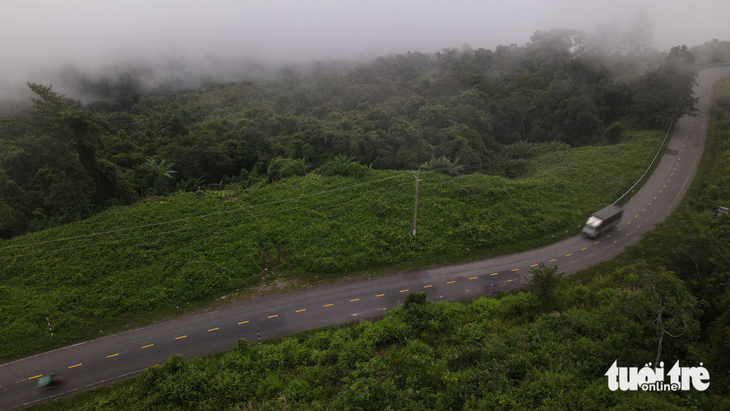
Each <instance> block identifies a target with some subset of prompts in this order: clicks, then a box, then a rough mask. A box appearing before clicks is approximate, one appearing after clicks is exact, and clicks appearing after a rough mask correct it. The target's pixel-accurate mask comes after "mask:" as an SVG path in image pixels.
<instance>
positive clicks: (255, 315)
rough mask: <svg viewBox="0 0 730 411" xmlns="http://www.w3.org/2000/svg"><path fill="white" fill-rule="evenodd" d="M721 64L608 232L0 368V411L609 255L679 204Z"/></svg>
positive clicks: (320, 291)
mask: <svg viewBox="0 0 730 411" xmlns="http://www.w3.org/2000/svg"><path fill="white" fill-rule="evenodd" d="M724 76H730V68H713V69H707V70H703V71H702V72H701V73H700V77H699V80H698V83H699V87H697V88H696V89H695V95H696V96H699V97H700V101H699V105H698V108H699V113H698V115H697V116H696V117H684V118H682V119H680V120H679V121H678V122H677V124H676V127H675V130H674V133H673V135H672V136H671V139H670V142H669V145H668V148H667V150H666V152H665V153H664V154H663V155H661V157H660V158H661V160H660V162H659V165H658V166H657V168H656V169H655V171H654V172H653V173H652V175H651V177H650V178H649V180H648V181H647V182H646V184H645V185H644V186H643V188H642V189H641V190H640V191H639V192H638V193H636V194H635V195H634V197H633V198H632V199H631V200H630V201H629V202H628V203H627V204H626V205H625V206H624V216H623V219H622V221H621V223H620V224H619V226H617V227H616V229H614V230H613V231H612V232H611V233H609V234H607V235H604V236H603V237H601V238H597V239H594V240H589V239H586V238H583V237H582V236H580V235H577V236H573V237H570V238H567V239H565V240H563V241H560V242H558V243H555V244H552V245H549V246H545V247H541V248H538V249H534V250H530V251H526V252H522V253H518V254H511V255H505V256H501V257H497V258H492V259H488V260H481V261H476V262H471V263H467V264H459V265H452V266H447V267H439V268H430V269H423V270H414V271H409V272H406V273H402V274H397V275H392V276H387V277H379V278H374V279H366V280H361V281H355V282H348V283H343V284H337V285H331V286H323V287H317V288H310V289H306V290H302V291H298V292H295V293H290V294H284V295H274V296H268V297H261V298H257V299H253V300H249V301H245V302H239V303H235V304H232V305H231V306H229V307H226V308H223V309H219V310H215V311H207V312H201V313H198V314H195V315H186V316H183V317H179V318H175V319H172V320H169V321H164V322H159V323H154V324H151V325H148V326H145V327H140V328H136V329H133V330H129V331H125V332H121V333H117V334H112V335H108V336H104V337H101V338H97V339H94V340H90V341H86V342H82V343H79V344H75V345H72V346H68V347H64V348H61V349H57V350H53V351H49V352H46V353H42V354H38V355H34V356H31V357H27V358H23V359H20V360H17V361H12V362H8V363H5V364H1V365H0V410H8V409H16V408H22V407H25V406H29V405H32V404H36V403H39V402H43V401H48V400H51V399H53V398H58V397H60V396H67V395H71V394H73V393H75V392H78V391H80V390H85V389H89V388H93V387H97V386H100V385H106V384H110V383H112V382H114V381H118V380H121V379H124V378H127V377H129V376H132V375H135V374H138V373H140V372H141V371H143V370H144V369H145V368H146V367H148V366H150V365H153V364H160V363H164V362H165V361H166V360H167V358H168V357H170V356H171V355H173V354H182V355H183V357H184V358H186V359H187V358H193V357H199V356H203V355H207V354H211V353H214V352H217V351H222V350H227V349H230V348H231V347H232V346H233V345H234V344H235V343H236V342H237V341H238V340H239V339H240V338H245V339H246V340H248V341H249V342H255V341H256V340H257V338H258V336H259V335H260V338H261V339H268V338H272V337H277V336H281V335H285V334H292V333H296V332H300V331H304V330H310V329H314V328H318V327H322V326H326V325H332V324H339V323H345V322H349V321H358V320H360V319H362V318H370V317H377V316H381V315H383V313H384V311H385V310H387V309H389V308H392V307H395V306H397V305H398V304H401V303H402V302H403V301H404V299H405V297H406V295H407V293H409V292H412V291H425V292H426V293H427V294H428V297H429V299H430V300H431V301H441V300H444V301H456V300H463V299H468V298H473V297H477V296H481V295H486V294H491V293H494V292H497V291H507V290H511V289H514V288H518V287H521V286H522V285H523V284H524V282H525V281H526V280H525V275H527V274H528V273H529V270H530V267H532V266H534V265H537V264H538V263H541V262H542V263H545V264H549V265H555V264H557V265H559V266H560V268H561V270H562V271H565V272H566V273H573V272H576V271H578V270H581V269H584V268H588V267H590V266H592V265H595V264H597V263H599V262H601V261H605V260H608V259H610V258H612V257H614V256H615V255H617V254H619V253H621V252H622V251H623V249H624V248H625V247H626V246H628V245H630V244H633V243H636V242H637V241H639V239H641V236H642V234H643V233H644V232H646V231H648V230H650V229H652V227H653V226H654V225H655V224H656V223H658V222H661V221H662V220H664V219H665V218H666V217H667V216H668V215H669V214H670V213H671V212H672V211H673V210H674V209H675V208H676V207H677V205H678V204H679V202H680V200H681V199H682V197H683V196H684V193H685V192H686V190H687V188H688V187H689V184H690V182H691V181H692V178H693V176H694V174H695V171H696V170H697V166H698V164H699V161H700V157H701V155H702V149H703V146H704V142H705V136H706V132H707V126H708V121H709V106H710V98H711V93H712V86H713V84H714V83H715V82H716V81H717V80H719V79H720V78H722V77H724ZM53 373H57V374H62V375H63V376H65V377H66V378H67V382H66V384H64V385H62V386H60V387H56V388H51V389H47V390H39V389H36V379H37V378H39V377H40V376H43V375H48V374H53Z"/></svg>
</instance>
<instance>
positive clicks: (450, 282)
mask: <svg viewBox="0 0 730 411" xmlns="http://www.w3.org/2000/svg"><path fill="white" fill-rule="evenodd" d="M455 282H456V281H447V282H446V284H453V283H455Z"/></svg>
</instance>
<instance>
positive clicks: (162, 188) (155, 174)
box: [142, 159, 177, 196]
mask: <svg viewBox="0 0 730 411" xmlns="http://www.w3.org/2000/svg"><path fill="white" fill-rule="evenodd" d="M174 165H175V163H170V164H165V160H160V162H159V163H158V162H156V161H155V160H154V159H149V160H147V162H146V163H144V164H142V169H143V170H144V171H146V172H147V174H148V175H149V176H150V177H152V189H153V190H154V192H155V194H157V195H161V196H162V195H165V194H167V193H168V191H169V190H170V184H169V180H174V179H175V177H174V176H173V174H175V173H177V171H174V170H172V166H174Z"/></svg>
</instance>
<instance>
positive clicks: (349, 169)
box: [317, 155, 370, 177]
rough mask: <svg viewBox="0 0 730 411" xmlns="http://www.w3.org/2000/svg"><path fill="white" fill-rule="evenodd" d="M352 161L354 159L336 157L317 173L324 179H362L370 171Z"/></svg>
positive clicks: (341, 156) (342, 156) (343, 156)
mask: <svg viewBox="0 0 730 411" xmlns="http://www.w3.org/2000/svg"><path fill="white" fill-rule="evenodd" d="M354 160H355V158H354V157H348V156H345V155H338V156H335V158H333V159H332V160H330V161H328V162H326V163H324V164H323V165H322V167H320V168H319V170H317V172H318V173H319V174H320V175H322V176H325V177H331V176H344V177H364V176H365V175H366V174H367V173H368V171H370V169H369V168H367V167H365V166H363V165H360V164H358V163H357V162H355V161H354Z"/></svg>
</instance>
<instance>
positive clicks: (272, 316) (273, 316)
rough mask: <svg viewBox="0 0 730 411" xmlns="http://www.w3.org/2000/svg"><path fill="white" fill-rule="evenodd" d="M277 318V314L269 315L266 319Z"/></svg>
mask: <svg viewBox="0 0 730 411" xmlns="http://www.w3.org/2000/svg"><path fill="white" fill-rule="evenodd" d="M278 316H279V314H275V315H270V316H268V317H267V318H276V317H278Z"/></svg>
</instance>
